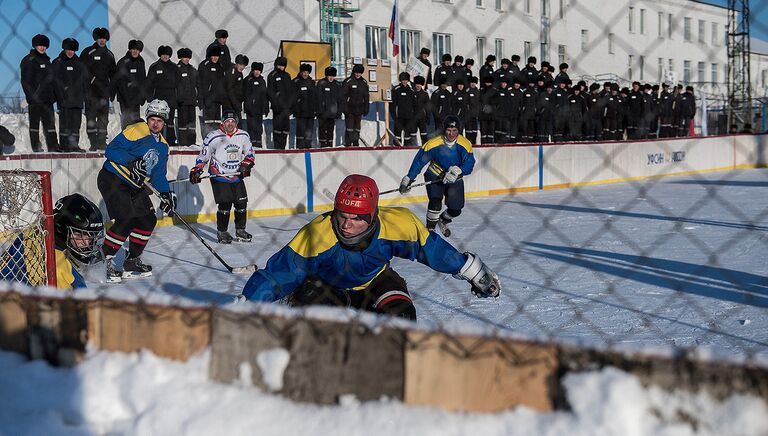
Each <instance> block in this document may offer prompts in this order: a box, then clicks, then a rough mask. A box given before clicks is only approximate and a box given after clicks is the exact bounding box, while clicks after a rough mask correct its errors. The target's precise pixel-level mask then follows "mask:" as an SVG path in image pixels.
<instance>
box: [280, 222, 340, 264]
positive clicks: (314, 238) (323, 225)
mask: <svg viewBox="0 0 768 436" xmlns="http://www.w3.org/2000/svg"><path fill="white" fill-rule="evenodd" d="M331 219H332V218H331V214H327V215H326V214H324V215H320V216H318V217H316V218H315V219H313V220H312V221H310V222H309V224H307V225H305V226H304V227H302V228H301V230H299V233H296V236H294V237H293V239H292V240H291V242H289V243H288V246H289V247H291V249H292V250H293V251H295V252H296V254H298V255H299V256H302V257H315V256H318V255H319V254H320V253H323V252H324V251H327V250H328V249H330V248H331V247H333V246H334V245H335V244H336V243H337V242H338V240H337V239H336V233H334V232H333V227H332V224H331Z"/></svg>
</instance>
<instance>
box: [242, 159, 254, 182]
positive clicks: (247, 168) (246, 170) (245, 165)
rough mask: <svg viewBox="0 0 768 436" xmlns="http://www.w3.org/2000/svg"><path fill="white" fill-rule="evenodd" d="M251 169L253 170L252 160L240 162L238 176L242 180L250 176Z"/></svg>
mask: <svg viewBox="0 0 768 436" xmlns="http://www.w3.org/2000/svg"><path fill="white" fill-rule="evenodd" d="M251 168H253V161H252V160H244V161H242V162H240V175H241V176H242V177H243V178H246V177H249V176H250V175H251Z"/></svg>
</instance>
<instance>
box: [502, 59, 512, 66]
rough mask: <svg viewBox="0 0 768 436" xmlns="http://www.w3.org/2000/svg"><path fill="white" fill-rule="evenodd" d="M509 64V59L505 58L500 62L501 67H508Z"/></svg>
mask: <svg viewBox="0 0 768 436" xmlns="http://www.w3.org/2000/svg"><path fill="white" fill-rule="evenodd" d="M511 63H512V62H511V61H510V60H509V59H507V58H504V59H502V60H501V65H509V64H511Z"/></svg>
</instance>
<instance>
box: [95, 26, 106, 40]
mask: <svg viewBox="0 0 768 436" xmlns="http://www.w3.org/2000/svg"><path fill="white" fill-rule="evenodd" d="M91 36H93V40H94V41H96V40H97V39H99V38H104V39H106V40H107V41H109V30H107V28H106V27H96V28H94V29H93V32H91Z"/></svg>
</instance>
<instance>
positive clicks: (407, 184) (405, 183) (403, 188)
mask: <svg viewBox="0 0 768 436" xmlns="http://www.w3.org/2000/svg"><path fill="white" fill-rule="evenodd" d="M411 183H413V180H411V179H410V178H409V177H408V176H405V177H403V180H401V181H400V187H399V188H398V189H397V190H398V191H400V193H401V194H405V193H407V192H410V190H411Z"/></svg>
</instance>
